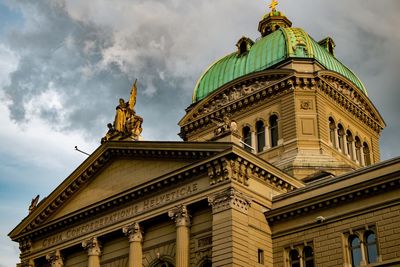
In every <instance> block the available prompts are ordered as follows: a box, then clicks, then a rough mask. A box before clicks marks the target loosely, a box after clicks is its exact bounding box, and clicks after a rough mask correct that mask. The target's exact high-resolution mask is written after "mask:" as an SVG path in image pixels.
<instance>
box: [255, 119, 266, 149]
mask: <svg viewBox="0 0 400 267" xmlns="http://www.w3.org/2000/svg"><path fill="white" fill-rule="evenodd" d="M256 132H257V152H262V151H263V150H264V147H265V126H264V122H262V121H257V123H256Z"/></svg>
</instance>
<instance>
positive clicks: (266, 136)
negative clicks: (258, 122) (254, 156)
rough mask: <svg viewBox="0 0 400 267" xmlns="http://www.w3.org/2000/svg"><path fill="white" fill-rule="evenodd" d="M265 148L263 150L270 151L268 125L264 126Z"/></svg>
mask: <svg viewBox="0 0 400 267" xmlns="http://www.w3.org/2000/svg"><path fill="white" fill-rule="evenodd" d="M264 131H265V147H264V150H267V149H270V148H271V136H270V131H269V127H268V125H265V129H264Z"/></svg>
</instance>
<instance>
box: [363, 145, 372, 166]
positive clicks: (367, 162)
mask: <svg viewBox="0 0 400 267" xmlns="http://www.w3.org/2000/svg"><path fill="white" fill-rule="evenodd" d="M363 152H364V164H365V165H366V166H369V165H371V156H370V152H369V147H368V144H367V143H366V142H364V144H363Z"/></svg>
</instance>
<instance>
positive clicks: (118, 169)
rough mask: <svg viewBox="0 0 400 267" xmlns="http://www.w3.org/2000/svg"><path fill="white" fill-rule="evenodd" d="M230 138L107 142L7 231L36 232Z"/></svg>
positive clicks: (215, 150)
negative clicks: (190, 140) (209, 140)
mask: <svg viewBox="0 0 400 267" xmlns="http://www.w3.org/2000/svg"><path fill="white" fill-rule="evenodd" d="M229 147H230V144H227V143H190V142H125V141H115V142H106V143H104V144H103V145H101V146H100V147H99V148H98V149H97V150H96V151H95V152H93V153H92V154H91V155H90V156H89V157H88V159H87V160H86V161H84V162H83V163H82V164H81V165H80V166H79V167H78V168H77V169H76V170H75V171H74V172H73V173H72V174H71V175H70V176H69V177H67V178H66V179H65V180H64V181H63V182H62V183H61V184H60V185H59V186H58V187H57V188H56V189H55V190H54V191H53V192H52V193H51V194H50V195H49V196H48V197H46V198H45V199H43V200H42V201H41V202H40V203H39V204H38V205H37V206H36V207H35V208H34V209H33V210H32V212H31V213H30V214H29V215H28V216H27V217H26V218H25V219H24V220H23V221H22V222H21V223H20V224H19V225H18V226H17V227H16V228H15V229H14V230H13V231H12V232H11V233H10V234H9V235H10V237H11V238H13V239H15V238H18V236H20V235H24V234H26V233H29V232H32V231H34V230H35V229H37V228H40V227H41V226H42V225H45V224H48V223H49V222H51V221H55V220H57V219H58V218H61V217H65V216H68V215H69V214H73V213H76V212H77V211H79V210H81V209H82V208H84V207H88V206H91V205H94V204H96V203H98V202H99V201H102V200H105V199H108V198H110V197H112V196H114V195H117V194H120V193H122V192H123V191H126V190H129V189H131V188H135V187H137V186H138V185H140V184H143V183H146V182H149V181H151V180H153V179H155V178H157V177H160V176H163V175H165V174H167V173H170V172H174V171H176V170H179V169H182V168H183V167H185V166H188V165H191V164H193V163H194V162H197V161H200V160H203V159H205V158H207V157H211V156H213V155H215V154H217V153H220V152H221V151H224V150H226V149H227V148H229Z"/></svg>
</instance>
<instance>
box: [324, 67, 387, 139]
mask: <svg viewBox="0 0 400 267" xmlns="http://www.w3.org/2000/svg"><path fill="white" fill-rule="evenodd" d="M320 75H321V76H320V80H319V82H318V89H319V90H320V91H321V92H323V93H324V94H325V95H326V96H328V97H329V98H331V99H332V100H333V101H335V102H336V103H337V104H339V105H340V106H341V107H342V108H344V109H345V110H346V111H348V112H350V113H351V114H353V115H354V116H355V117H356V118H357V119H359V120H360V121H361V122H363V123H364V124H365V125H366V126H368V127H369V128H371V129H372V130H374V131H375V132H376V133H378V134H380V132H381V131H382V129H383V128H384V127H385V126H386V125H385V122H384V121H383V119H382V117H381V115H380V114H379V112H378V111H377V110H376V108H375V107H374V106H373V104H372V102H371V101H370V100H369V99H368V98H367V97H366V96H362V95H361V94H359V93H357V90H358V89H357V90H355V88H356V87H355V86H352V85H349V83H345V82H344V81H343V80H342V78H341V77H340V78H339V76H338V75H336V74H333V73H330V72H327V71H324V72H323V73H320Z"/></svg>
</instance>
